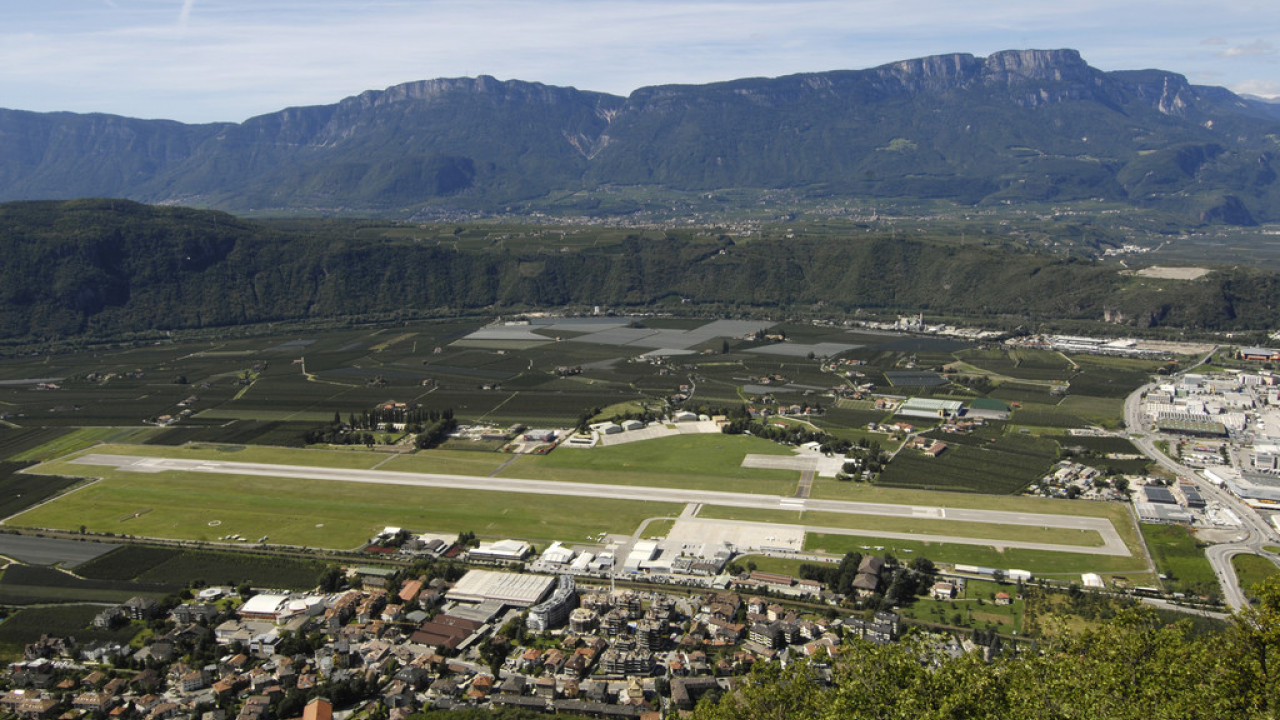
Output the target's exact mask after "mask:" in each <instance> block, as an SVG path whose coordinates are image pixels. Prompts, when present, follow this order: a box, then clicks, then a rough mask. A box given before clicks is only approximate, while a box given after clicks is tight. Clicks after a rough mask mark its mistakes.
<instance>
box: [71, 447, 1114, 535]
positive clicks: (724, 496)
mask: <svg viewBox="0 0 1280 720" xmlns="http://www.w3.org/2000/svg"><path fill="white" fill-rule="evenodd" d="M72 462H74V463H75V464H78V465H96V466H107V467H115V468H118V469H120V470H126V471H132V472H146V473H157V472H200V473H211V474H223V475H248V476H259V477H275V478H297V479H307V480H330V481H337V482H355V483H370V484H381V485H411V486H417V487H432V488H450V489H458V490H486V491H494V492H510V493H532V494H537V495H569V496H573V497H595V498H605V499H612V500H637V501H643V502H670V503H681V504H685V505H688V504H691V503H695V504H702V505H721V506H728V507H745V508H758V509H765V510H787V511H820V512H832V513H846V514H854V515H876V516H881V517H900V518H905V519H914V520H952V521H958V522H974V523H992V524H998V525H1019V526H1026V527H1043V528H1060V529H1064V530H1084V531H1093V532H1096V533H1098V535H1099V536H1101V538H1102V545H1101V546H1081V545H1050V544H1045V543H1027V542H1018V541H1011V540H983V541H980V542H977V541H975V540H973V539H972V538H969V539H963V540H962V539H959V538H950V537H946V536H930V535H914V534H913V535H910V536H906V535H903V536H904V537H909V538H910V539H916V540H926V541H937V542H965V543H968V544H981V545H998V546H1000V547H1010V548H1028V549H1035V550H1054V551H1057V552H1070V553H1080V554H1094V555H1112V556H1122V557H1128V556H1130V554H1131V553H1130V551H1129V548H1128V546H1126V545H1125V544H1124V540H1123V539H1121V537H1120V534H1119V533H1118V532H1117V531H1116V529H1115V527H1114V526H1112V524H1111V521H1110V520H1108V519H1106V518H1098V517H1079V516H1058V515H1040V514H1035V513H1019V512H1008V511H1003V510H967V509H959V508H944V507H936V506H921V505H890V504H886V503H863V502H852V501H846V500H815V499H812V498H795V497H778V496H776V495H753V494H750V493H735V492H722V491H714V490H689V489H682V488H660V487H646V486H636V485H598V484H592V483H575V482H557V481H552V480H522V479H517V478H494V477H476V476H471V475H445V474H439V473H406V472H390V471H384V470H349V469H343V468H326V467H313V466H304V465H276V464H268V463H245V462H226V461H213V460H184V459H173V458H155V457H138V456H133V455H105V454H89V455H85V456H83V457H80V458H77V459H76V460H74V461H72ZM822 530H823V531H831V530H832V529H831V528H822ZM839 532H842V533H848V532H850V531H849V530H839ZM861 534H866V535H875V536H881V535H884V533H880V532H873V531H862V532H861ZM898 535H899V534H893V536H894V537H898ZM885 536H886V537H888V535H885Z"/></svg>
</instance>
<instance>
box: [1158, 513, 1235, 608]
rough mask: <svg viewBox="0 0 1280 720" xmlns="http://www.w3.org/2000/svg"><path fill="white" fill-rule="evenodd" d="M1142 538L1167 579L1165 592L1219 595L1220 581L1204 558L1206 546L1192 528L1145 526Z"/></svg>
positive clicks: (1165, 580) (1207, 560)
mask: <svg viewBox="0 0 1280 720" xmlns="http://www.w3.org/2000/svg"><path fill="white" fill-rule="evenodd" d="M1142 536H1143V537H1144V538H1146V541H1147V547H1148V548H1150V549H1151V559H1152V560H1154V561H1155V563H1156V568H1157V569H1158V570H1159V571H1160V572H1161V573H1162V574H1164V576H1165V579H1164V580H1163V581H1162V582H1163V584H1164V587H1165V590H1167V591H1169V592H1174V593H1178V592H1180V593H1186V594H1187V595H1197V596H1199V595H1211V596H1215V597H1216V596H1218V595H1219V593H1220V591H1219V589H1218V579H1217V577H1215V576H1214V573H1213V567H1212V566H1211V565H1210V564H1209V559H1208V558H1206V557H1205V555H1204V546H1203V545H1201V544H1200V543H1199V542H1198V541H1197V540H1196V538H1195V535H1194V534H1193V533H1192V532H1191V530H1190V529H1188V528H1185V527H1182V526H1181V525H1153V524H1148V523H1142Z"/></svg>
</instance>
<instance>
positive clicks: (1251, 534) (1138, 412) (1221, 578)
mask: <svg viewBox="0 0 1280 720" xmlns="http://www.w3.org/2000/svg"><path fill="white" fill-rule="evenodd" d="M1215 351H1216V348H1215ZM1212 355H1213V353H1210V354H1209V355H1208V356H1206V357H1205V358H1204V359H1202V360H1201V362H1200V363H1197V365H1199V364H1203V363H1204V362H1205V361H1207V360H1208V358H1209V357H1212ZM1193 367H1194V366H1193ZM1183 372H1186V371H1183ZM1179 374H1181V373H1179ZM1171 379H1172V378H1171ZM1154 387H1155V384H1154V383H1152V384H1148V385H1143V386H1142V387H1140V388H1138V389H1137V390H1134V391H1133V392H1132V393H1130V394H1129V396H1128V397H1127V398H1125V401H1124V418H1125V427H1126V431H1127V435H1128V436H1129V440H1130V441H1131V442H1133V444H1134V446H1135V447H1137V448H1138V450H1139V451H1141V452H1142V453H1143V454H1144V455H1146V456H1147V457H1149V458H1151V459H1152V460H1153V461H1154V462H1155V463H1156V464H1158V465H1159V466H1160V467H1162V468H1164V469H1166V470H1168V471H1169V472H1171V473H1173V474H1174V476H1175V477H1177V478H1179V479H1180V480H1183V481H1186V482H1190V483H1193V484H1194V485H1195V486H1196V488H1197V489H1198V490H1199V491H1200V493H1201V495H1203V496H1204V497H1205V499H1206V500H1210V501H1214V502H1218V503H1220V504H1221V505H1222V506H1223V507H1225V508H1229V509H1230V510H1231V512H1233V513H1235V514H1236V516H1237V517H1239V518H1240V520H1241V522H1242V523H1243V527H1242V529H1241V531H1240V535H1239V536H1237V537H1236V538H1235V539H1234V540H1233V541H1232V542H1230V543H1223V544H1219V545H1212V546H1210V547H1209V548H1208V549H1207V550H1206V551H1205V556H1206V557H1207V558H1208V559H1209V564H1210V565H1212V566H1213V572H1214V574H1216V575H1217V576H1218V582H1219V583H1220V584H1221V585H1222V596H1223V599H1224V600H1225V601H1226V603H1227V605H1228V606H1229V607H1231V609H1232V610H1241V609H1243V608H1245V607H1247V605H1248V600H1247V599H1246V597H1245V593H1244V591H1243V590H1241V588H1240V581H1239V579H1238V578H1237V577H1236V571H1235V567H1234V566H1232V564H1231V558H1232V557H1234V556H1236V555H1239V554H1242V553H1253V554H1257V555H1263V556H1266V557H1273V556H1272V555H1271V553H1268V552H1266V551H1265V550H1263V546H1264V545H1267V544H1274V543H1275V540H1274V539H1273V537H1274V533H1273V532H1272V530H1271V528H1270V526H1269V525H1268V524H1267V522H1266V521H1265V520H1263V519H1262V517H1261V516H1260V515H1258V513H1257V511H1255V510H1254V509H1253V508H1251V507H1249V506H1248V505H1245V504H1244V503H1243V502H1240V500H1239V499H1238V498H1236V497H1235V495H1233V494H1231V493H1230V492H1228V491H1227V490H1225V489H1223V488H1220V487H1218V486H1217V485H1215V484H1214V483H1211V482H1208V481H1206V480H1205V479H1203V478H1202V477H1200V476H1199V475H1197V474H1196V473H1195V471H1194V470H1192V469H1191V468H1189V467H1187V466H1185V465H1183V464H1181V463H1179V462H1178V461H1176V460H1174V459H1172V458H1170V457H1169V456H1168V455H1165V454H1164V453H1163V452H1161V451H1160V450H1159V449H1158V448H1157V447H1156V445H1155V440H1154V438H1153V437H1152V436H1151V435H1149V434H1148V433H1147V432H1146V425H1145V423H1144V421H1143V416H1142V396H1143V394H1145V393H1146V392H1148V391H1149V390H1151V389H1152V388H1154Z"/></svg>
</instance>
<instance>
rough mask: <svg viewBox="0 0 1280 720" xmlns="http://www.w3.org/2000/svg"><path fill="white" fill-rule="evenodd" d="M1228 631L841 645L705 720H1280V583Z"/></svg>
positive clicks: (1178, 629)
mask: <svg viewBox="0 0 1280 720" xmlns="http://www.w3.org/2000/svg"><path fill="white" fill-rule="evenodd" d="M1260 597H1261V604H1260V606H1259V607H1258V609H1257V610H1253V611H1249V612H1248V613H1246V614H1244V615H1243V616H1241V617H1240V618H1239V619H1238V621H1237V622H1236V623H1235V625H1234V626H1233V627H1232V628H1231V629H1230V630H1228V631H1227V632H1225V633H1219V634H1210V635H1195V634H1193V633H1192V632H1191V631H1190V626H1189V625H1185V624H1176V625H1165V624H1163V623H1161V622H1160V621H1159V620H1157V619H1156V615H1155V614H1154V613H1153V612H1151V611H1150V610H1144V609H1136V610H1129V611H1125V612H1124V613H1122V614H1121V615H1119V616H1117V617H1116V618H1115V619H1113V620H1111V621H1109V622H1108V623H1107V624H1106V625H1105V626H1103V627H1102V628H1100V629H1098V630H1093V631H1088V632H1082V633H1078V634H1074V635H1070V636H1067V637H1066V638H1064V639H1061V640H1053V641H1048V642H1047V643H1045V644H1042V645H1040V646H1038V647H1032V646H1024V647H1023V648H1022V650H1021V652H1019V653H1018V654H1017V656H1016V657H1015V656H1014V655H1013V654H1011V653H1008V652H1003V653H1002V652H1000V651H998V650H997V651H996V652H995V653H994V654H992V657H991V659H990V661H987V660H984V659H983V653H981V652H970V653H965V654H951V653H948V652H946V651H944V650H941V649H938V648H937V646H936V644H934V643H931V642H930V641H929V640H928V639H927V638H925V637H921V638H920V639H918V640H917V641H916V642H910V641H909V642H905V643H898V644H894V645H886V646H876V645H872V644H870V643H863V642H858V643H856V644H854V645H852V646H844V647H841V648H840V650H841V652H840V653H839V655H838V656H837V657H836V658H835V660H834V661H833V662H831V663H829V664H830V666H831V669H832V671H831V677H830V681H829V682H828V680H827V678H826V672H825V666H826V665H827V664H828V663H825V662H798V663H793V664H790V665H788V666H787V667H785V668H783V667H781V666H780V665H779V664H778V663H761V664H760V667H758V669H757V671H756V672H755V673H754V674H753V675H752V676H751V677H750V678H748V679H747V681H746V682H745V683H744V685H743V686H742V688H741V689H740V690H738V691H736V692H729V693H726V694H725V695H724V697H723V698H721V699H720V700H719V702H718V703H705V704H703V705H700V706H699V707H698V710H697V712H696V713H695V717H696V718H698V719H699V720H749V719H752V718H761V719H764V718H777V719H779V720H781V719H783V718H785V719H786V720H816V719H819V718H823V719H826V718H831V719H833V720H834V719H835V718H840V719H841V720H844V719H851V720H857V719H860V718H877V719H884V718H902V719H903V720H908V719H909V720H934V719H937V720H942V719H944V718H945V719H948V720H958V719H960V718H1018V719H1022V718H1080V719H1081V720H1098V719H1101V718H1107V719H1109V720H1120V719H1132V720H1154V719H1156V718H1168V719H1169V720H1195V719H1196V718H1204V719H1205V720H1222V719H1223V718H1275V717H1277V714H1278V713H1280V581H1278V580H1276V579H1272V580H1271V581H1269V582H1268V583H1267V584H1266V585H1265V586H1264V587H1263V588H1262V592H1261V593H1260Z"/></svg>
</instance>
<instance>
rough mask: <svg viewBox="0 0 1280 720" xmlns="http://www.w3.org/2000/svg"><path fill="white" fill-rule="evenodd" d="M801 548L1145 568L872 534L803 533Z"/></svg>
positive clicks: (1063, 567)
mask: <svg viewBox="0 0 1280 720" xmlns="http://www.w3.org/2000/svg"><path fill="white" fill-rule="evenodd" d="M804 549H805V550H806V551H808V552H826V553H833V554H837V555H843V554H844V553H847V552H861V553H866V552H873V553H876V554H883V553H885V552H889V553H892V554H893V555H894V556H895V557H898V558H901V559H903V560H910V559H911V558H914V557H927V558H929V559H930V560H933V561H934V562H940V563H964V564H969V565H980V566H984V567H995V568H1016V569H1019V570H1027V571H1030V572H1032V573H1035V574H1036V575H1041V576H1049V577H1057V578H1059V579H1063V580H1073V581H1077V582H1078V581H1079V574H1080V573H1086V572H1096V573H1127V574H1133V573H1141V572H1144V571H1145V570H1146V560H1145V559H1143V558H1140V557H1116V556H1108V555H1080V554H1076V553H1065V552H1052V551H1048V550H1023V549H1019V548H1005V549H1004V550H996V549H995V548H993V547H985V546H982V545H958V544H952V543H941V542H920V541H910V540H887V539H884V538H878V537H874V536H870V535H867V536H857V535H826V534H823V533H807V534H806V535H805V543H804Z"/></svg>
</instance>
